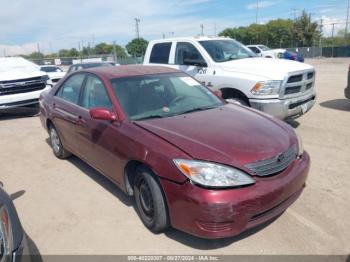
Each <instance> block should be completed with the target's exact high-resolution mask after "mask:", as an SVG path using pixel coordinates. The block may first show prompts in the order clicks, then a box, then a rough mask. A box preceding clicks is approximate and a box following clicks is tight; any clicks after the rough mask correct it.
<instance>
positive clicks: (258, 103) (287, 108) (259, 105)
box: [249, 93, 316, 119]
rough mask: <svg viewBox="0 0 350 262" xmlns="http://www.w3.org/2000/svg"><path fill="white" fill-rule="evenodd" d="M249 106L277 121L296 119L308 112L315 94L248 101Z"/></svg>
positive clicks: (314, 99) (313, 102)
mask: <svg viewBox="0 0 350 262" xmlns="http://www.w3.org/2000/svg"><path fill="white" fill-rule="evenodd" d="M249 102H250V105H251V106H252V107H253V108H255V109H258V110H260V111H263V112H265V113H267V114H270V115H273V116H275V117H277V118H279V119H286V118H296V117H299V116H301V115H303V114H305V113H306V112H307V111H309V110H310V109H311V108H312V107H313V106H314V104H315V102H316V94H315V93H312V94H308V95H306V96H302V97H297V98H289V99H249Z"/></svg>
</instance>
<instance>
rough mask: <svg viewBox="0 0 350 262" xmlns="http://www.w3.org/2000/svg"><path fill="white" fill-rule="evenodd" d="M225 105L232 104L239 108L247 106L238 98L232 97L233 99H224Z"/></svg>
mask: <svg viewBox="0 0 350 262" xmlns="http://www.w3.org/2000/svg"><path fill="white" fill-rule="evenodd" d="M225 100H226V102H227V103H232V104H238V105H241V106H249V105H248V104H247V102H246V101H245V100H243V99H242V98H239V97H233V98H228V99H225Z"/></svg>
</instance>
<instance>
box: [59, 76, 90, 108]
mask: <svg viewBox="0 0 350 262" xmlns="http://www.w3.org/2000/svg"><path fill="white" fill-rule="evenodd" d="M84 78H85V74H76V75H72V76H71V77H69V78H68V79H67V80H66V81H65V82H64V83H63V85H62V86H61V87H60V89H59V90H58V93H57V94H56V96H58V97H60V98H62V99H64V100H66V101H68V102H71V103H73V104H78V101H79V95H80V90H81V86H82V84H83V82H84Z"/></svg>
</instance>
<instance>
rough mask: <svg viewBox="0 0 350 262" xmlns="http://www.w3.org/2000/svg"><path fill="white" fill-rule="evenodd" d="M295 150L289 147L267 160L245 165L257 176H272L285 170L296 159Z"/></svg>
mask: <svg viewBox="0 0 350 262" xmlns="http://www.w3.org/2000/svg"><path fill="white" fill-rule="evenodd" d="M296 156H297V154H296V152H295V150H294V149H293V148H292V147H290V148H289V149H288V150H286V151H284V152H283V153H281V154H279V155H277V156H275V157H273V158H269V159H265V160H261V161H257V162H254V163H251V164H248V165H246V166H245V167H246V168H248V169H249V170H251V171H252V172H253V173H254V174H255V175H257V176H262V177H264V176H272V175H276V174H278V173H279V172H281V171H283V170H284V169H286V168H287V167H288V166H289V165H290V164H291V163H292V162H293V161H294V160H295V158H296Z"/></svg>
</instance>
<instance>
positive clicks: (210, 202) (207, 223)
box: [161, 152, 310, 238]
mask: <svg viewBox="0 0 350 262" xmlns="http://www.w3.org/2000/svg"><path fill="white" fill-rule="evenodd" d="M309 166H310V158H309V155H308V154H307V153H306V152H305V153H304V155H303V157H302V158H300V159H296V160H295V161H294V162H293V163H292V164H291V165H290V166H289V167H288V168H287V169H286V170H284V171H283V172H282V173H280V174H278V175H276V176H273V177H266V178H257V177H255V180H256V183H255V184H254V185H253V186H247V187H243V188H237V189H227V190H214V189H205V188H201V187H198V186H196V185H193V184H191V183H190V182H186V183H185V184H182V185H179V184H175V183H173V182H170V181H168V180H164V179H162V180H161V184H162V186H163V189H164V192H165V196H166V199H167V203H168V211H169V215H170V221H171V225H172V226H173V227H174V228H177V229H179V230H182V231H185V232H187V233H189V234H191V235H195V236H198V237H204V238H224V237H231V236H235V235H238V234H240V233H242V232H243V231H246V230H248V229H250V228H252V227H255V226H258V225H260V224H263V223H265V222H267V221H269V220H271V219H272V218H274V217H276V216H278V215H279V214H281V213H283V211H285V210H286V209H287V207H289V206H290V205H291V204H292V203H293V202H294V201H295V200H296V199H297V198H298V197H299V195H300V194H301V192H302V190H303V188H304V186H305V181H306V177H307V175H308V172H309Z"/></svg>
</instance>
